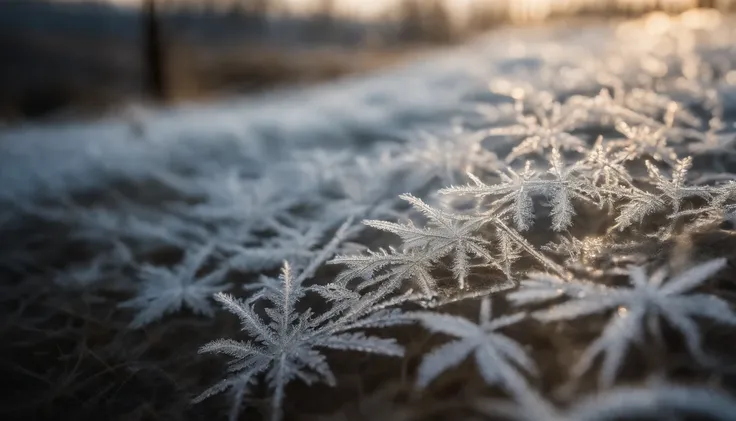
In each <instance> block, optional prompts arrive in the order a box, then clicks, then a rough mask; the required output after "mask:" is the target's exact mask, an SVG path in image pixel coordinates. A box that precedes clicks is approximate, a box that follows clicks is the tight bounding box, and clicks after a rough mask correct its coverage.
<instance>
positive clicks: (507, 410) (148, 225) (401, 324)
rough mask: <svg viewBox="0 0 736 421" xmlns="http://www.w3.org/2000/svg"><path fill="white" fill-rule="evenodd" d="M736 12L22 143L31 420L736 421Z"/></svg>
mask: <svg viewBox="0 0 736 421" xmlns="http://www.w3.org/2000/svg"><path fill="white" fill-rule="evenodd" d="M732 23H733V19H732V18H730V17H724V16H721V15H718V14H714V13H709V12H702V11H700V12H688V13H687V14H684V15H682V16H679V17H676V18H669V17H667V16H665V15H659V14H655V15H650V16H648V17H646V18H644V19H639V20H633V21H627V22H616V23H601V22H584V21H580V22H571V23H570V24H568V25H566V26H565V27H564V28H562V27H560V26H551V27H550V26H547V27H544V26H543V27H537V28H525V29H503V30H499V31H496V32H494V33H492V34H490V35H488V36H486V37H484V38H482V39H478V40H476V41H474V42H472V43H470V44H469V45H467V46H464V47H462V48H458V49H453V50H450V51H446V52H442V53H438V54H437V55H436V57H433V58H428V59H426V60H425V61H423V62H418V63H413V64H411V65H408V66H405V67H404V68H401V69H395V70H392V71H386V72H384V73H381V74H376V75H374V76H372V77H369V78H355V79H352V80H345V81H342V82H340V83H336V84H332V85H329V86H324V87H320V88H314V89H307V90H303V91H299V92H282V93H279V94H274V95H271V96H268V97H261V98H251V99H244V100H232V101H230V102H227V103H225V102H223V103H218V104H213V105H208V106H191V107H183V108H181V109H177V110H134V111H130V112H128V113H127V114H126V115H124V116H112V117H109V118H108V119H106V120H104V121H96V122H86V123H78V124H68V125H65V126H45V127H38V126H26V127H13V128H6V129H4V130H3V131H2V132H0V186H2V190H1V192H2V196H1V197H0V200H2V202H3V207H2V213H1V214H0V217H1V218H0V230H1V231H0V235H2V238H3V242H2V244H0V269H1V270H2V273H1V274H2V276H3V279H4V285H3V290H2V295H1V297H2V299H1V300H0V304H1V305H2V310H3V311H5V312H7V317H3V320H4V321H5V324H4V325H3V327H2V329H3V330H2V332H1V333H2V337H3V338H4V344H3V349H2V351H3V352H2V354H0V355H1V356H2V362H3V364H2V369H3V373H2V375H3V378H4V379H8V380H7V381H8V382H9V383H17V386H16V388H15V390H16V391H17V392H16V394H12V395H7V396H5V397H3V399H6V400H5V401H3V403H2V405H1V407H2V409H3V412H6V413H8V414H10V415H13V416H21V417H23V418H25V419H61V418H65V419H66V418H67V417H71V418H74V419H76V420H81V419H95V420H99V419H110V420H112V419H152V418H154V419H176V420H181V419H213V418H219V417H222V418H225V417H227V416H228V414H229V416H230V418H231V419H238V417H239V416H242V418H243V419H247V418H248V417H253V418H254V419H261V418H268V419H271V420H275V421H278V420H281V419H304V420H313V419H346V420H354V419H369V420H381V421H386V420H397V421H398V420H430V419H453V420H455V419H464V418H467V419H468V420H471V419H472V420H475V419H489V420H525V421H531V420H547V419H548V420H555V421H561V420H576V421H583V420H585V421H599V420H634V419H637V420H639V419H674V418H676V419H697V420H723V421H726V420H732V419H733V414H734V413H736V398H735V397H734V393H736V389H735V388H734V384H736V375H735V374H736V372H734V370H733V363H734V362H735V361H734V358H733V350H734V348H733V344H734V343H736V331H734V328H733V326H734V325H736V312H735V311H734V307H733V306H734V299H735V297H736V294H735V290H734V283H733V273H734V272H733V267H734V265H735V264H736V263H735V262H736V260H735V259H736V254H734V250H736V241H734V236H733V227H734V222H735V220H736V183H733V180H734V179H736V175H735V174H736V149H734V145H735V142H736V140H735V139H736V137H735V136H736V128H735V127H734V121H735V120H736V118H735V117H736V47H735V46H736V42H734V41H736V32H735V30H734V25H733V24H732ZM400 195H401V196H400ZM363 220H366V222H365V224H361V223H360V222H361V221H363ZM407 220H409V221H413V222H407ZM392 234H395V235H392ZM325 263H329V264H325ZM279 268H281V272H279ZM279 273H281V275H280V276H279ZM225 291H226V292H227V293H229V294H233V295H232V296H231V295H228V294H224V293H223V292H225ZM233 296H235V297H239V298H240V299H243V300H245V301H239V300H238V299H235V298H233ZM481 297H482V300H478V298H481ZM213 298H214V299H213ZM479 301H480V303H479ZM216 302H217V303H219V304H220V305H221V306H222V307H223V308H224V309H225V310H228V311H229V312H231V313H234V314H235V315H236V316H237V317H238V318H240V325H238V324H237V323H235V321H234V319H235V317H233V316H232V315H231V314H229V313H228V311H217V310H216V309H215V307H216V305H215V304H216ZM217 338H232V339H233V340H230V339H224V340H217ZM240 341H242V342H240ZM205 343H206V344H207V345H205V346H203V347H202V348H200V346H202V345H203V344H205ZM440 343H441V344H442V345H440ZM198 349H199V350H200V353H199V354H198V353H197V350H198ZM211 353H216V354H218V353H219V354H223V355H221V356H220V357H223V356H226V357H231V359H232V360H231V364H230V366H229V368H230V371H229V372H228V373H226V374H225V375H224V376H223V374H222V373H223V369H222V367H221V366H220V365H218V364H216V362H217V361H218V360H217V359H216V358H210V357H208V356H207V355H201V354H211ZM388 357H394V358H388ZM220 359H223V358H220ZM219 379H224V380H222V381H220V380H219ZM210 384H215V386H214V387H212V388H210V389H207V386H208V385H210ZM330 386H333V388H330ZM202 391H205V392H204V393H203V394H201V395H199V396H197V395H198V394H200V393H202ZM220 392H226V393H225V395H226V396H216V397H215V396H214V395H218V394H219V393H220ZM195 396H197V397H196V398H195V401H196V402H197V405H194V406H192V405H190V403H191V402H192V398H193V397H195ZM62 414H63V415H62ZM330 414H332V415H330ZM670 415H671V417H670V418H667V417H669V416H670ZM358 417H362V418H358ZM687 417H690V418H687Z"/></svg>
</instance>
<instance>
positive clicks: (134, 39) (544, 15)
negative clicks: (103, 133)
mask: <svg viewBox="0 0 736 421" xmlns="http://www.w3.org/2000/svg"><path fill="white" fill-rule="evenodd" d="M110 1H112V0H110ZM116 1H118V2H119V1H120V0H116ZM142 1H143V0H135V1H134V2H133V3H131V4H138V5H140V4H142V3H141V2H142ZM155 1H156V2H157V3H156V4H158V5H159V9H158V11H157V14H156V23H157V25H158V26H160V37H161V47H162V50H161V63H162V64H161V67H162V80H163V82H164V85H165V87H163V88H162V91H161V92H159V93H158V94H157V95H153V96H155V97H156V100H157V101H164V102H172V101H198V100H202V99H209V98H213V97H219V96H222V95H225V96H227V95H233V94H242V93H252V92H261V91H265V90H270V89H274V88H282V87H291V86H295V85H304V84H310V83H315V82H322V81H327V80H332V79H335V78H339V77H342V76H345V75H351V74H356V73H362V72H369V71H371V70H374V69H377V68H382V67H386V66H390V65H393V64H396V63H399V62H402V61H405V60H406V59H408V58H411V57H414V56H416V55H417V54H421V53H423V52H424V51H426V50H427V49H429V48H431V47H432V46H436V45H438V44H447V43H454V42H459V41H462V40H465V39H467V37H469V36H472V35H473V34H477V33H479V32H483V31H486V30H488V29H489V28H493V27H497V26H499V25H502V24H505V23H509V22H511V23H519V22H525V23H529V22H536V21H539V20H543V19H548V18H553V17H560V16H565V15H568V14H573V15H585V14H601V13H603V14H606V15H609V16H613V15H616V14H636V13H642V12H646V11H648V10H652V9H657V8H659V9H665V10H672V11H676V10H679V9H682V8H687V7H692V6H708V7H721V8H730V7H731V6H732V3H733V2H732V1H731V0H715V1H711V0H705V1H703V0H700V1H698V0H641V1H630V0H626V1H624V0H600V1H599V0H596V1H591V0H564V1H562V0H559V1H558V0H548V1H540V0H534V1H531V0H515V1H495V2H491V1H483V0H476V1H470V2H463V4H466V5H471V6H467V8H466V10H464V12H463V13H462V14H461V13H459V12H458V10H459V9H457V8H452V7H449V6H448V4H459V3H458V2H456V3H453V2H447V1H443V0H396V1H395V2H393V3H394V4H395V7H394V8H393V9H392V11H391V13H390V14H387V15H385V16H383V17H381V19H373V20H369V21H366V20H362V21H361V20H358V19H356V18H355V16H351V15H345V14H344V13H342V14H341V13H338V12H339V11H340V10H341V9H339V8H338V6H339V5H340V4H341V2H340V1H333V0H330V1H321V2H312V3H314V4H315V5H316V7H317V9H315V10H312V11H311V12H310V13H308V14H304V13H302V14H294V13H289V11H288V10H286V9H283V7H285V6H283V5H285V4H288V2H276V1H270V0H264V1H257V2H248V3H244V2H232V1H231V2H227V1H226V2H222V1H194V0H187V1H184V2H182V0H175V1H171V0H155ZM366 1H367V0H366ZM245 4H250V5H252V7H253V8H251V9H248V8H246V7H245V6H243V5H245ZM275 5H281V6H280V7H282V9H275V8H276V7H277V6H275ZM470 7H472V9H471V8H470ZM254 8H255V9H254ZM144 18H145V16H144V14H143V12H142V11H141V9H140V8H136V7H121V6H119V5H118V6H115V5H113V4H111V3H110V2H109V1H108V2H89V1H69V0H65V1H61V0H3V1H0V63H2V65H1V66H0V123H2V122H6V123H8V122H10V123H12V122H18V121H23V120H26V119H44V120H49V119H65V118H67V117H71V116H73V117H79V116H84V115H99V114H104V113H106V112H109V111H111V110H114V109H115V108H119V107H121V106H125V105H126V104H130V103H138V102H141V101H148V100H151V98H152V95H151V92H150V89H149V87H148V86H147V83H146V80H147V76H148V73H149V70H150V69H149V66H148V64H147V63H146V61H145V60H146V59H145V56H144V54H143V50H144V48H143V47H144V44H145V42H144V41H145V32H144V29H145V27H144V23H145V22H146V21H145V19H144Z"/></svg>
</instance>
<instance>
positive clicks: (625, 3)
mask: <svg viewBox="0 0 736 421" xmlns="http://www.w3.org/2000/svg"><path fill="white" fill-rule="evenodd" d="M56 1H62V2H64V1H67V2H80V1H93V2H102V3H112V4H116V5H119V6H122V7H139V6H140V5H141V4H142V3H143V1H144V0H56ZM156 1H157V2H158V3H160V4H162V5H164V6H174V5H179V6H180V5H191V6H199V7H207V8H218V7H220V8H223V9H225V8H229V7H232V6H233V5H234V4H238V3H240V4H244V5H245V4H247V3H248V1H247V0H156ZM402 1H404V0H278V1H274V2H273V4H275V5H277V6H276V8H277V9H278V10H281V11H284V12H287V13H295V14H311V13H315V12H318V11H320V10H323V9H324V7H325V5H329V6H330V7H331V8H332V12H333V13H334V14H336V15H338V16H343V17H347V18H351V19H359V20H374V19H387V18H388V19H391V18H395V17H396V16H397V15H396V10H398V8H397V7H398V5H400V4H401V3H402ZM426 1H427V3H430V0H426ZM437 1H439V2H441V3H443V4H444V5H445V7H446V9H447V12H448V13H449V15H450V18H451V19H452V20H453V22H454V23H455V24H460V25H462V24H464V23H466V22H468V21H469V20H470V19H471V17H472V13H473V10H474V9H476V8H478V7H483V8H484V9H486V10H488V9H489V8H490V9H491V10H493V9H495V10H496V11H498V13H499V14H503V15H507V16H508V17H509V18H510V19H511V20H512V21H514V22H528V21H541V20H544V19H546V18H548V17H549V16H551V15H555V14H563V13H574V12H576V11H579V10H581V9H586V10H600V9H604V8H607V7H611V6H615V7H616V8H618V9H620V10H627V11H630V12H645V11H647V10H651V9H654V8H659V9H662V10H664V11H667V12H678V11H683V10H687V9H690V8H694V7H697V6H698V0H610V1H602V0H505V1H500V0H495V1H494V0H437ZM731 2H732V0H720V1H717V2H716V3H717V4H719V5H723V4H731Z"/></svg>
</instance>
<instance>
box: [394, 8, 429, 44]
mask: <svg viewBox="0 0 736 421" xmlns="http://www.w3.org/2000/svg"><path fill="white" fill-rule="evenodd" d="M398 15H399V20H400V22H401V23H400V24H401V29H400V31H401V38H403V39H404V40H406V41H418V40H420V39H421V38H422V35H423V34H422V32H423V25H422V21H423V16H422V4H421V1H420V0H403V1H402V2H401V4H400V5H399V11H398Z"/></svg>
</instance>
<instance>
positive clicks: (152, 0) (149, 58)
mask: <svg viewBox="0 0 736 421" xmlns="http://www.w3.org/2000/svg"><path fill="white" fill-rule="evenodd" d="M142 12H143V22H142V28H143V31H142V32H143V34H142V42H143V77H144V78H145V81H144V83H145V89H146V92H147V93H148V95H150V96H151V97H152V98H154V99H156V100H159V101H162V100H165V99H166V93H167V91H166V80H165V69H164V66H165V60H164V46H163V40H162V37H161V25H160V21H159V18H158V13H157V9H156V0H144V4H143V9H142Z"/></svg>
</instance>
